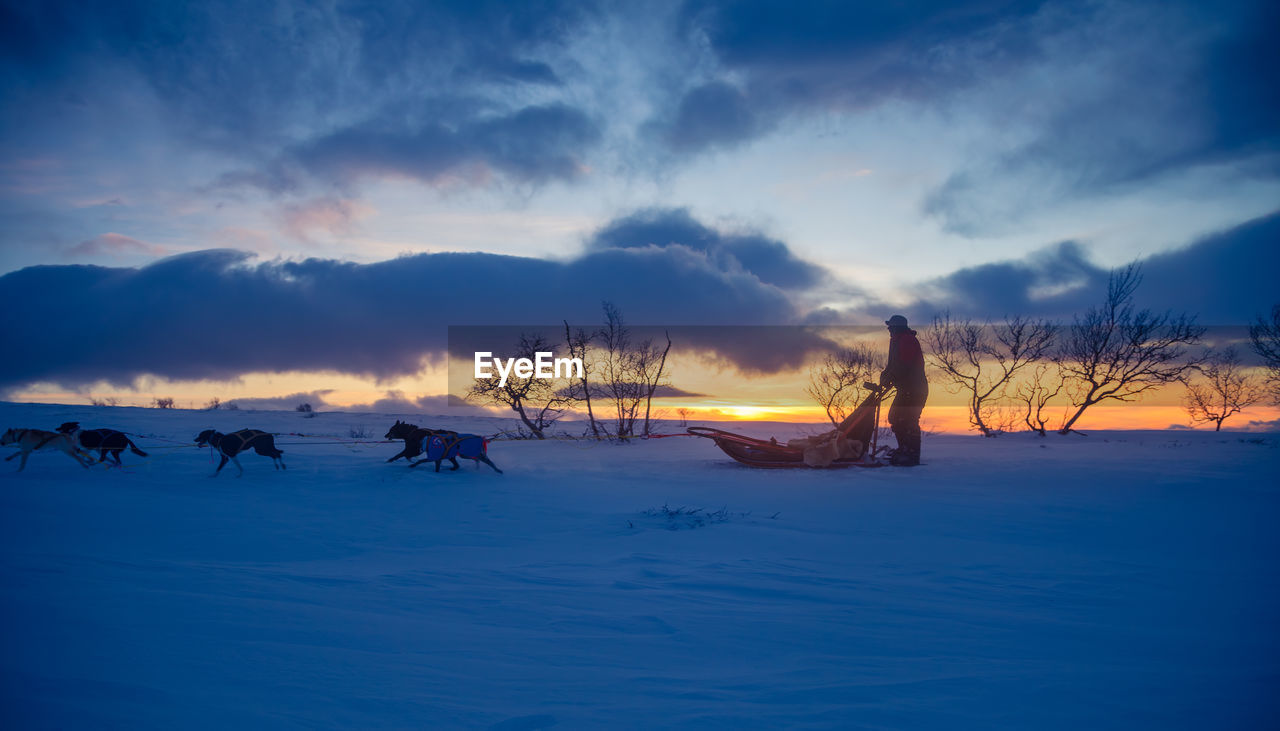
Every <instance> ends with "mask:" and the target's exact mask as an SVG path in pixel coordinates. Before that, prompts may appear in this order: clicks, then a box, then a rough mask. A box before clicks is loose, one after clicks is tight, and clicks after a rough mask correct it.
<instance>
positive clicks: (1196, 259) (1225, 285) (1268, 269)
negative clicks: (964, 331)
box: [873, 212, 1280, 325]
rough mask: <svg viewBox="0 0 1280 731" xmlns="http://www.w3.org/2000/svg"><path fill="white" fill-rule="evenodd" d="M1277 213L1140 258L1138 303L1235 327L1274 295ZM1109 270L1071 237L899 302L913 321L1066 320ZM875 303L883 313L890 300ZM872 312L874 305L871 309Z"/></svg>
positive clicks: (1097, 294)
mask: <svg viewBox="0 0 1280 731" xmlns="http://www.w3.org/2000/svg"><path fill="white" fill-rule="evenodd" d="M1278 240H1280V212H1276V213H1272V214H1270V215H1267V216H1263V217H1261V218H1258V219H1255V220H1253V221H1249V222H1247V223H1244V224H1242V225H1240V226H1237V227H1234V228H1232V229H1230V230H1227V231H1223V232H1220V233H1217V234H1214V235H1211V236H1206V237H1204V238H1202V239H1200V240H1198V241H1196V242H1194V243H1193V244H1191V245H1190V246H1187V247H1185V248H1183V249H1180V250H1176V251H1171V252H1165V253H1162V254H1157V255H1154V256H1150V257H1147V258H1145V259H1143V260H1142V261H1141V264H1142V277H1143V279H1142V284H1141V285H1140V286H1139V288H1138V290H1137V293H1136V303H1137V305H1138V306H1139V307H1148V308H1151V309H1153V310H1156V311H1164V310H1173V311H1175V312H1187V313H1190V314H1193V315H1197V316H1198V318H1199V321H1200V322H1201V323H1203V324H1206V325H1241V324H1244V323H1247V322H1249V321H1251V320H1252V319H1253V318H1254V317H1255V316H1256V315H1257V314H1258V313H1262V312H1267V311H1269V310H1270V307H1271V306H1272V305H1273V304H1274V303H1275V302H1276V301H1277V299H1278V298H1280V292H1278V291H1277V289H1276V278H1275V272H1277V271H1280V247H1277V246H1276V241H1278ZM1109 274H1110V272H1109V270H1107V269H1106V268H1103V267H1100V266H1098V265H1097V264H1095V263H1093V262H1092V261H1091V260H1090V259H1089V257H1088V255H1087V252H1086V250H1085V248H1084V247H1083V246H1082V245H1080V244H1079V243H1077V242H1071V241H1068V242H1062V243H1059V244H1055V245H1053V246H1050V247H1047V248H1045V249H1042V250H1041V251H1038V252H1035V253H1033V254H1031V255H1030V256H1028V257H1026V258H1024V259H1019V260H1014V261H1004V262H995V263H991V264H983V265H981V266H975V267H967V268H965V269H961V270H959V271H956V272H953V273H952V274H949V275H947V276H945V277H941V278H938V279H935V280H931V281H928V282H923V283H921V284H920V285H919V286H918V288H917V291H918V292H919V294H918V297H917V299H916V301H915V302H913V303H910V304H909V305H907V306H906V307H905V309H906V310H909V312H908V314H911V315H913V316H914V317H913V319H914V320H915V321H920V322H924V321H927V320H928V319H929V318H930V317H932V316H933V314H935V313H938V312H941V311H942V310H950V311H951V312H952V314H953V315H957V316H961V317H976V318H1001V317H1004V316H1005V315H1018V314H1021V315H1035V316H1044V317H1051V318H1060V319H1070V318H1071V316H1072V315H1074V314H1078V313H1082V312H1083V311H1084V310H1086V309H1088V308H1089V307H1092V306H1094V305H1097V304H1099V303H1101V301H1102V299H1103V298H1104V297H1105V296H1106V287H1107V280H1108V276H1109ZM876 308H878V309H880V310H883V311H887V310H888V309H891V307H890V306H889V305H884V304H881V305H878V306H876ZM873 309H875V308H873Z"/></svg>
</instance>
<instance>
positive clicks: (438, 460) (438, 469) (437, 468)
mask: <svg viewBox="0 0 1280 731" xmlns="http://www.w3.org/2000/svg"><path fill="white" fill-rule="evenodd" d="M443 461H444V460H443V459H437V460H436V472H439V471H440V463H441V462H443Z"/></svg>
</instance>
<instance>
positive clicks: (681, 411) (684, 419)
mask: <svg viewBox="0 0 1280 731" xmlns="http://www.w3.org/2000/svg"><path fill="white" fill-rule="evenodd" d="M692 414H693V411H691V410H690V409H687V408H685V407H683V406H682V407H680V408H678V409H676V415H677V416H679V417H680V426H689V416H690V415H692Z"/></svg>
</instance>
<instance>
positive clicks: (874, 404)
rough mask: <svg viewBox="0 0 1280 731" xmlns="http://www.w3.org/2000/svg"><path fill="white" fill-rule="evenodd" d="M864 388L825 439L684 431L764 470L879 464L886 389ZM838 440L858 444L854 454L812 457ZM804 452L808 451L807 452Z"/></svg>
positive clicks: (702, 429) (693, 428)
mask: <svg viewBox="0 0 1280 731" xmlns="http://www.w3.org/2000/svg"><path fill="white" fill-rule="evenodd" d="M864 387H865V388H867V389H868V390H869V391H870V394H868V396H867V397H866V398H865V399H863V401H862V403H860V404H858V407H857V408H856V409H854V410H853V413H851V414H849V416H847V417H845V419H844V421H842V422H840V426H839V427H838V428H837V429H836V430H835V432H834V433H832V434H829V435H827V437H826V438H827V440H828V441H826V442H821V441H820V442H817V443H815V442H814V441H813V440H792V441H791V442H790V443H788V444H783V443H780V442H778V440H777V439H757V438H755V437H749V436H746V435H744V434H735V433H733V432H729V431H725V430H723V429H715V428H713V427H708V426H691V427H689V428H688V429H687V430H686V431H688V433H689V434H692V435H693V436H697V437H705V438H707V439H710V440H712V441H714V442H715V443H716V446H717V447H719V448H720V449H721V451H723V452H724V453H725V454H727V455H729V456H730V457H732V458H733V459H734V460H736V461H738V462H741V463H742V464H745V465H747V466H750V467H763V468H765V469H787V468H794V467H811V468H817V469H835V468H843V467H882V466H884V465H883V463H881V462H879V461H877V459H876V457H877V456H878V455H877V453H878V451H879V450H878V449H877V447H876V427H877V426H878V423H879V421H880V402H881V401H883V400H884V398H885V397H886V395H887V389H881V388H879V387H877V386H876V385H875V384H871V383H867V384H864ZM819 439H821V438H819ZM841 442H843V443H845V444H848V445H854V444H856V445H858V446H857V448H856V449H855V450H853V451H856V453H857V454H856V455H854V454H849V453H848V452H846V453H845V454H844V455H843V456H839V457H836V458H835V459H818V460H815V459H814V451H815V446H817V447H819V448H822V447H826V446H832V447H833V445H836V444H839V443H841ZM833 448H834V447H833ZM806 452H808V454H807V455H806Z"/></svg>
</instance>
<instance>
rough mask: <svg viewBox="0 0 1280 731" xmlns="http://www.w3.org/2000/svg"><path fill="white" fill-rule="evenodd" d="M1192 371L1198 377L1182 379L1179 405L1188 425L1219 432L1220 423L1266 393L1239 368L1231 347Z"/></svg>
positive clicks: (1237, 356)
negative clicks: (1206, 425) (1208, 425)
mask: <svg viewBox="0 0 1280 731" xmlns="http://www.w3.org/2000/svg"><path fill="white" fill-rule="evenodd" d="M1196 370H1197V371H1199V373H1200V374H1201V377H1200V378H1194V377H1191V376H1188V377H1187V378H1186V379H1185V381H1184V382H1185V383H1186V386H1187V392H1186V394H1185V395H1184V397H1183V401H1182V403H1183V406H1184V407H1185V408H1186V410H1187V414H1188V415H1189V416H1190V417H1191V421H1192V423H1197V424H1203V423H1213V425H1214V431H1222V422H1224V421H1226V420H1227V419H1229V418H1231V417H1232V416H1234V415H1236V414H1238V413H1240V412H1241V411H1243V410H1244V409H1247V408H1249V407H1250V406H1252V405H1254V404H1256V403H1258V401H1260V400H1262V397H1263V396H1264V395H1265V393H1266V392H1265V390H1264V389H1263V388H1262V386H1261V384H1259V383H1258V381H1257V379H1255V378H1253V377H1252V376H1250V375H1249V374H1248V372H1247V371H1245V369H1244V368H1243V367H1242V365H1241V363H1240V356H1239V355H1238V354H1237V353H1236V350H1235V348H1227V349H1225V350H1223V351H1222V352H1220V353H1215V354H1213V355H1211V356H1209V357H1208V358H1207V359H1206V360H1205V362H1204V363H1203V364H1202V365H1200V366H1199V367H1197V368H1196Z"/></svg>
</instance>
